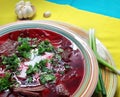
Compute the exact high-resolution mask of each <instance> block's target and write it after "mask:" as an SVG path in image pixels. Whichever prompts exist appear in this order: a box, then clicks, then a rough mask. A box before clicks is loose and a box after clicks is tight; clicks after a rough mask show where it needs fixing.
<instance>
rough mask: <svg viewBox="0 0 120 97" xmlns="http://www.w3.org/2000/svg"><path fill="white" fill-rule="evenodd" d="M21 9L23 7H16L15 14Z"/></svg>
mask: <svg viewBox="0 0 120 97" xmlns="http://www.w3.org/2000/svg"><path fill="white" fill-rule="evenodd" d="M22 7H23V5H18V6H16V8H15V12H18V11H19V10H21V9H22Z"/></svg>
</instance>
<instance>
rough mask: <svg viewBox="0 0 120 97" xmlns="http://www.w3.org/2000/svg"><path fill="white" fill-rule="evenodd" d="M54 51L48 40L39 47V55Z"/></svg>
mask: <svg viewBox="0 0 120 97" xmlns="http://www.w3.org/2000/svg"><path fill="white" fill-rule="evenodd" d="M52 51H53V46H52V44H51V43H50V42H49V41H48V40H45V41H42V42H40V44H39V45H38V54H43V53H45V52H52Z"/></svg>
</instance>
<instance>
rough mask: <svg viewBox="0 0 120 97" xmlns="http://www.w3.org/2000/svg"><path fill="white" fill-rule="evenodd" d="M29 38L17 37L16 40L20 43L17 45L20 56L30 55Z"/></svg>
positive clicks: (27, 56) (26, 56)
mask: <svg viewBox="0 0 120 97" xmlns="http://www.w3.org/2000/svg"><path fill="white" fill-rule="evenodd" d="M29 40H30V39H29V38H20V37H19V38H18V41H19V42H20V43H21V44H20V45H19V46H18V47H17V50H18V52H19V54H20V56H21V57H23V58H29V57H30V50H31V46H30V44H29Z"/></svg>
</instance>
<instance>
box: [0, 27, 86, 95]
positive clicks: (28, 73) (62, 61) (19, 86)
mask: <svg viewBox="0 0 120 97" xmlns="http://www.w3.org/2000/svg"><path fill="white" fill-rule="evenodd" d="M84 64H85V63H84V57H83V54H82V53H81V51H80V50H79V49H78V48H77V46H75V45H74V44H73V43H72V42H71V41H70V40H69V39H67V38H66V37H64V36H62V35H60V34H58V33H55V32H53V31H49V30H43V29H24V30H18V31H14V32H10V33H8V34H6V35H3V36H1V37H0V97H70V96H71V95H72V94H73V93H74V92H75V91H76V90H77V88H78V87H79V85H80V83H81V81H82V79H83V75H84V72H85V71H84Z"/></svg>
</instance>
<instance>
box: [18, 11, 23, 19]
mask: <svg viewBox="0 0 120 97" xmlns="http://www.w3.org/2000/svg"><path fill="white" fill-rule="evenodd" d="M17 15H18V18H19V19H22V18H23V14H22V11H21V10H20V11H18V13H17Z"/></svg>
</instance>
